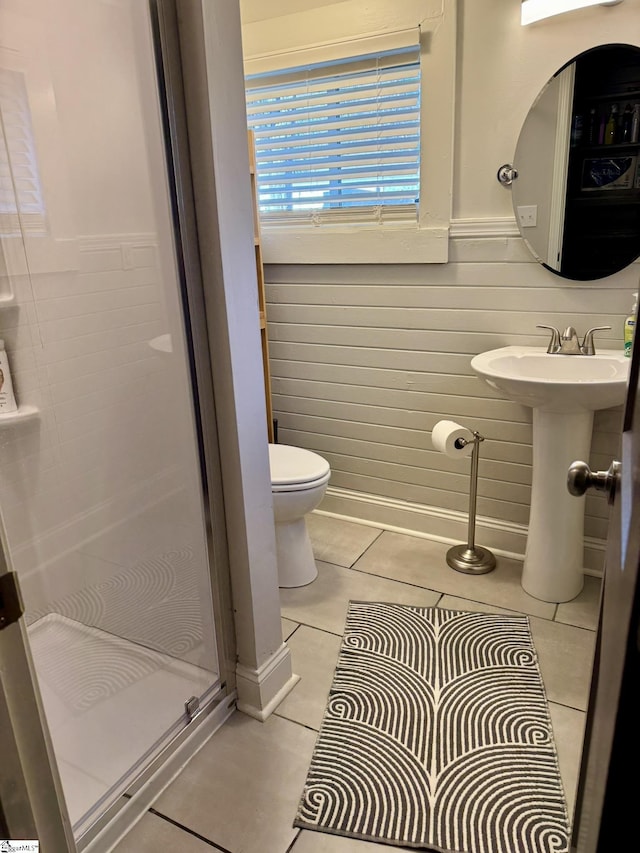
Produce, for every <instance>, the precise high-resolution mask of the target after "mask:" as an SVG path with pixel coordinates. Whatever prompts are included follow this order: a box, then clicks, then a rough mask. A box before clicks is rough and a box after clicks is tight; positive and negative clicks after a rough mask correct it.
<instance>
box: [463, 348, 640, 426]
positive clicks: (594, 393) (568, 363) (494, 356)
mask: <svg viewBox="0 0 640 853" xmlns="http://www.w3.org/2000/svg"><path fill="white" fill-rule="evenodd" d="M629 363H630V359H628V358H625V357H624V355H623V353H622V351H621V350H599V351H598V352H597V353H596V355H549V354H548V353H546V352H545V351H544V349H542V348H540V347H502V348H501V349H495V350H490V351H489V352H483V353H480V355H476V356H475V357H474V358H473V359H472V360H471V367H472V368H473V370H475V372H476V373H478V374H479V375H480V376H482V377H483V379H485V380H486V381H487V382H488V383H489V385H491V386H492V387H493V388H496V389H497V390H498V391H500V392H501V393H502V394H504V395H505V397H508V398H509V399H510V400H513V401H514V402H516V403H521V404H522V405H524V406H531V407H533V408H537V409H541V410H543V411H547V412H579V411H587V412H594V411H596V410H597V409H609V408H611V407H612V406H619V405H621V404H622V403H623V402H624V398H625V394H626V390H627V378H628V376H629Z"/></svg>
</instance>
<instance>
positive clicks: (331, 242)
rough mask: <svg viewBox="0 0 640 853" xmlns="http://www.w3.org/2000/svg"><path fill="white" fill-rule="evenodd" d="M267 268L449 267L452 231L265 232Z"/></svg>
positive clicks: (310, 229)
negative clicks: (384, 265)
mask: <svg viewBox="0 0 640 853" xmlns="http://www.w3.org/2000/svg"><path fill="white" fill-rule="evenodd" d="M260 243H261V246H262V258H263V262H264V263H265V264H446V263H447V261H448V259H449V229H448V228H447V227H446V226H442V227H437V228H417V227H416V226H415V225H413V226H406V227H398V226H395V227H394V226H389V225H384V226H378V227H376V228H367V227H362V226H360V227H343V228H327V227H326V226H323V227H321V228H313V227H300V228H295V227H288V228H263V229H262V233H261V235H260Z"/></svg>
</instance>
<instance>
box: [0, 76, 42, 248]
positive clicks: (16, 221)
mask: <svg viewBox="0 0 640 853" xmlns="http://www.w3.org/2000/svg"><path fill="white" fill-rule="evenodd" d="M44 214H45V210H44V202H43V198H42V188H41V185H40V177H39V174H38V165H37V160H36V151H35V144H34V139H33V130H32V127H31V113H30V111H29V102H28V99H27V91H26V87H25V84H24V77H23V75H22V74H20V73H19V72H17V71H10V70H9V69H7V68H0V233H1V234H4V235H8V234H19V233H20V231H21V226H22V230H24V231H26V232H31V233H42V232H43V231H44V230H45V217H44Z"/></svg>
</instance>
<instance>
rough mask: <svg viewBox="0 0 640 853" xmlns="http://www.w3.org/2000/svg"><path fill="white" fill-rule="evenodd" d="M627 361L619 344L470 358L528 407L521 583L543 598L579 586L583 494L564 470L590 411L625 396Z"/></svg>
mask: <svg viewBox="0 0 640 853" xmlns="http://www.w3.org/2000/svg"><path fill="white" fill-rule="evenodd" d="M629 361H630V359H628V358H625V357H624V355H623V353H622V351H621V350H599V351H598V352H597V353H596V355H560V354H554V355H550V354H548V353H546V352H545V351H544V349H542V348H538V347H503V348H501V349H496V350H491V351H489V352H484V353H481V354H480V355H477V356H475V357H474V358H473V359H472V360H471V367H472V368H473V370H474V371H475V372H476V373H477V374H478V375H479V376H481V377H482V378H483V379H485V380H486V381H487V382H488V383H489V385H491V386H492V387H493V388H496V389H497V390H498V391H500V393H501V394H503V395H504V396H505V397H508V398H509V399H510V400H513V401H514V402H516V403H521V404H522V405H524V406H531V407H532V408H533V473H532V484H531V514H530V517H529V534H528V537H527V547H526V552H525V561H524V567H523V570H522V586H523V588H524V589H525V591H526V592H528V593H529V594H530V595H532V596H534V597H535V598H538V599H541V600H542V601H554V602H561V601H570V600H571V599H572V598H575V597H576V595H578V594H579V592H580V590H581V589H582V585H583V582H584V578H583V538H584V501H585V499H584V498H575V497H572V496H571V495H570V494H569V492H568V491H567V486H566V482H567V470H568V468H569V466H570V465H571V463H572V462H574V461H575V460H577V459H583V460H585V461H588V459H589V451H590V449H591V433H592V429H593V413H594V412H595V411H596V410H598V409H608V408H611V407H612V406H619V405H621V404H622V403H623V402H624V399H625V395H626V389H627V378H628V375H629Z"/></svg>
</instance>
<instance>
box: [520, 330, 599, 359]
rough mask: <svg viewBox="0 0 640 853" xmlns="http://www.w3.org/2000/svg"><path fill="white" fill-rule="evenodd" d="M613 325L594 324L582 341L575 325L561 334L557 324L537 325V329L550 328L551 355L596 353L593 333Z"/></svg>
mask: <svg viewBox="0 0 640 853" xmlns="http://www.w3.org/2000/svg"><path fill="white" fill-rule="evenodd" d="M610 328H611V326H594V327H593V328H592V329H589V331H588V332H587V333H586V334H585V336H584V339H583V341H582V343H580V340H579V339H578V333H577V332H576V330H575V329H574V328H573V326H567V328H566V329H565V330H564V332H562V334H560V332H559V331H558V329H556V327H555V326H542V325H538V326H536V329H548V330H549V331H550V332H551V340H550V341H549V346H548V347H547V352H548V353H549V354H550V355H595V354H596V348H595V345H594V343H593V333H594V332H601V331H604V330H605V329H610Z"/></svg>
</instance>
